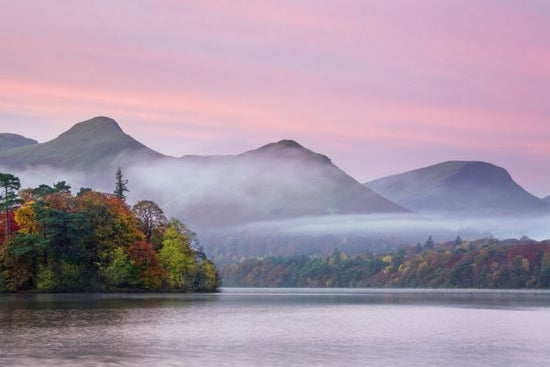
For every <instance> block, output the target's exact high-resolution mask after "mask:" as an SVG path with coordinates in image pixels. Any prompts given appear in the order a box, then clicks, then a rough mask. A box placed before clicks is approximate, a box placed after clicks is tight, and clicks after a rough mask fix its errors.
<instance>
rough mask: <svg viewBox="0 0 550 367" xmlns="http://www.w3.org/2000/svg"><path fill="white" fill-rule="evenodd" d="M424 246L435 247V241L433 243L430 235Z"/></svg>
mask: <svg viewBox="0 0 550 367" xmlns="http://www.w3.org/2000/svg"><path fill="white" fill-rule="evenodd" d="M424 246H425V247H426V248H429V249H433V248H434V247H435V243H434V240H433V239H432V236H430V237H428V240H427V241H426V243H425V245H424Z"/></svg>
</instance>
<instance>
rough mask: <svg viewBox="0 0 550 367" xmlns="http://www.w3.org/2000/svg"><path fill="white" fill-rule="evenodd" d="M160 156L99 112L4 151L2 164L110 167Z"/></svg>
mask: <svg viewBox="0 0 550 367" xmlns="http://www.w3.org/2000/svg"><path fill="white" fill-rule="evenodd" d="M160 157H162V155H161V154H159V153H157V152H155V151H153V150H151V149H149V148H147V147H146V146H145V145H143V144H141V143H140V142H138V141H136V140H135V139H134V138H132V137H131V136H129V135H127V134H125V133H124V132H123V131H122V129H121V128H120V126H119V125H118V123H117V122H116V121H115V120H113V119H111V118H109V117H104V116H99V117H94V118H92V119H90V120H86V121H82V122H79V123H77V124H76V125H74V126H73V127H71V128H70V129H69V130H67V131H65V132H64V133H63V134H61V135H59V136H58V137H57V138H55V139H53V140H50V141H48V142H46V143H42V144H35V145H30V146H24V147H20V148H17V149H12V150H9V151H5V152H0V165H2V166H5V167H10V168H22V167H28V166H51V167H60V168H61V167H62V168H65V169H84V170H89V169H93V168H98V167H101V168H102V169H108V170H110V169H112V166H116V165H121V164H123V163H129V162H131V161H138V160H139V159H150V158H160ZM107 167H108V168H107Z"/></svg>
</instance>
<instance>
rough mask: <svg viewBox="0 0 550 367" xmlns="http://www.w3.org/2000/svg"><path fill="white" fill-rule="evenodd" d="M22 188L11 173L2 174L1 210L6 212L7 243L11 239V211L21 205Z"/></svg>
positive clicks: (0, 176) (0, 175)
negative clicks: (20, 191)
mask: <svg viewBox="0 0 550 367" xmlns="http://www.w3.org/2000/svg"><path fill="white" fill-rule="evenodd" d="M20 188H21V182H20V181H19V178H18V177H16V176H14V175H12V174H10V173H0V189H1V190H2V192H1V193H0V210H1V211H3V212H4V231H5V232H4V233H5V242H6V243H8V242H9V239H10V232H11V229H10V219H9V218H10V210H11V209H12V208H13V207H14V206H16V205H18V204H20V203H21V200H20V199H19V195H18V190H19V189H20Z"/></svg>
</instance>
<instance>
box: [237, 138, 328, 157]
mask: <svg viewBox="0 0 550 367" xmlns="http://www.w3.org/2000/svg"><path fill="white" fill-rule="evenodd" d="M240 156H244V157H266V156H267V157H269V158H280V159H296V160H315V161H318V162H322V163H330V159H329V158H328V157H327V156H325V155H323V154H319V153H315V152H313V151H311V150H309V149H307V148H304V147H303V146H302V145H300V143H298V142H296V141H295V140H291V139H283V140H279V141H278V142H276V143H269V144H266V145H264V146H261V147H260V148H258V149H254V150H250V151H248V152H244V153H242V154H240Z"/></svg>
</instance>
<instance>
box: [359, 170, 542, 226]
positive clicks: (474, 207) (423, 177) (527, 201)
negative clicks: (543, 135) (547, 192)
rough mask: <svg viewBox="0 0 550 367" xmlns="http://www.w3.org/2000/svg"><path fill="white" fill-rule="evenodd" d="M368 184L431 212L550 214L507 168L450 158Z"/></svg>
mask: <svg viewBox="0 0 550 367" xmlns="http://www.w3.org/2000/svg"><path fill="white" fill-rule="evenodd" d="M366 185H367V187H369V188H371V189H373V190H374V191H376V192H378V193H379V194H380V195H382V196H384V197H386V198H388V199H390V200H392V201H393V202H395V203H397V204H399V205H401V206H403V207H405V208H408V209H411V210H413V211H416V212H419V213H423V214H427V215H433V214H435V215H443V216H449V215H451V216H459V217H460V216H485V215H517V214H535V213H548V212H550V206H549V205H548V204H546V203H544V202H543V201H542V200H540V199H539V198H537V197H535V196H533V195H531V194H530V193H528V192H527V191H525V190H524V189H523V188H522V187H521V186H520V185H518V184H517V183H516V182H515V181H514V179H513V178H512V177H511V175H510V174H509V173H508V171H506V170H505V169H504V168H502V167H499V166H496V165H494V164H491V163H487V162H479V161H448V162H442V163H438V164H435V165H432V166H428V167H424V168H420V169H415V170H412V171H408V172H404V173H401V174H397V175H393V176H388V177H384V178H380V179H377V180H374V181H371V182H368V183H366Z"/></svg>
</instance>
